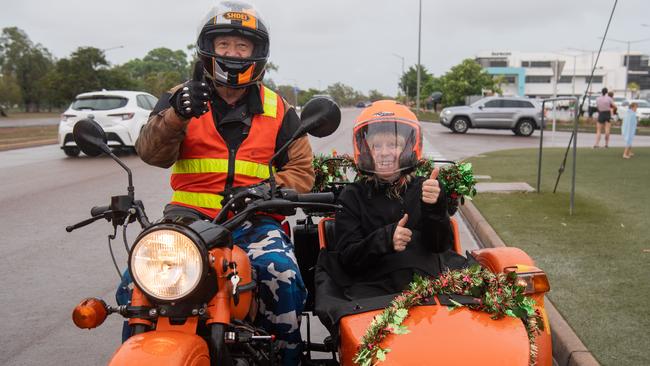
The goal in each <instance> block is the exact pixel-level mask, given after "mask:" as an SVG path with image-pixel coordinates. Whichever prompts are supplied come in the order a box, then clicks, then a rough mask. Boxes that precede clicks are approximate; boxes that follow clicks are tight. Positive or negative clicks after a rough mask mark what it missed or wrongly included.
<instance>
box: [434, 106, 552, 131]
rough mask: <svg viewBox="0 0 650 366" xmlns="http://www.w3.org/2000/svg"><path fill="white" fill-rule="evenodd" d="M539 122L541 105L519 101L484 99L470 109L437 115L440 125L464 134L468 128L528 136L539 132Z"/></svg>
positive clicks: (445, 111)
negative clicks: (495, 130) (503, 131)
mask: <svg viewBox="0 0 650 366" xmlns="http://www.w3.org/2000/svg"><path fill="white" fill-rule="evenodd" d="M541 118H542V106H541V104H540V103H538V102H537V101H536V100H534V99H529V98H521V97H487V98H483V99H480V100H478V101H476V102H474V103H472V104H471V105H469V106H460V107H448V108H445V109H443V110H442V111H441V112H440V124H442V125H443V126H445V127H447V128H449V129H451V130H452V131H453V132H456V133H465V132H467V130H468V129H470V128H491V129H502V130H505V129H509V130H512V132H514V133H515V135H518V136H530V135H532V134H533V132H534V131H535V130H536V129H539V128H540V126H541Z"/></svg>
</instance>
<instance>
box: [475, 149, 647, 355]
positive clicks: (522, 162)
mask: <svg viewBox="0 0 650 366" xmlns="http://www.w3.org/2000/svg"><path fill="white" fill-rule="evenodd" d="M622 152H623V149H622V148H618V149H616V148H612V149H596V150H592V149H579V151H578V160H577V175H576V201H575V202H576V203H575V212H574V215H573V216H570V215H569V190H570V182H571V170H570V167H571V158H569V160H568V161H567V170H566V171H565V173H564V175H563V177H562V179H561V181H560V184H559V186H558V193H556V194H553V193H552V190H553V185H554V184H555V179H556V177H557V169H558V167H559V166H560V162H561V159H562V157H563V155H564V149H545V150H544V157H543V161H544V165H543V167H542V187H541V191H542V193H541V194H537V193H528V194H523V193H522V194H479V195H478V196H477V197H476V198H475V200H474V203H475V204H476V206H477V207H478V209H479V210H480V211H481V213H482V214H483V215H484V216H485V218H486V219H487V220H488V222H489V223H490V225H492V227H493V228H494V229H495V230H496V231H497V233H498V234H499V235H500V236H501V238H502V239H503V240H504V241H505V242H506V243H507V244H508V245H512V246H516V247H520V248H522V249H523V250H525V251H526V252H527V253H529V254H530V255H531V256H532V257H533V259H534V260H535V261H536V263H537V264H538V265H539V266H540V267H541V268H542V269H544V270H545V271H546V272H547V274H548V276H549V280H550V282H551V288H552V290H551V292H550V293H549V294H548V296H549V297H550V299H551V300H552V301H553V303H554V304H555V305H556V307H557V308H558V310H559V311H560V312H561V313H562V315H563V316H564V318H565V319H566V320H567V321H568V323H569V324H571V326H572V327H573V329H574V330H575V331H576V333H577V334H578V336H579V337H580V338H581V339H582V340H583V342H584V343H585V345H586V346H587V347H588V348H589V350H591V351H592V353H593V354H594V356H595V357H596V358H597V359H598V360H599V361H600V362H601V363H602V364H603V365H649V364H650V353H648V344H650V332H648V329H650V310H648V309H650V307H648V304H647V301H648V299H650V281H649V280H650V225H648V219H649V218H650V189H648V182H649V181H650V169H648V167H649V166H650V148H636V149H635V152H636V156H635V157H634V158H632V159H630V160H623V159H622V158H621V155H622ZM482 156H483V157H475V158H472V159H470V161H471V162H472V163H473V164H474V168H475V173H476V174H481V175H490V176H492V181H494V182H515V181H525V182H528V183H529V184H530V185H531V186H535V185H536V182H537V150H536V149H521V150H510V151H501V152H494V153H490V154H486V155H482Z"/></svg>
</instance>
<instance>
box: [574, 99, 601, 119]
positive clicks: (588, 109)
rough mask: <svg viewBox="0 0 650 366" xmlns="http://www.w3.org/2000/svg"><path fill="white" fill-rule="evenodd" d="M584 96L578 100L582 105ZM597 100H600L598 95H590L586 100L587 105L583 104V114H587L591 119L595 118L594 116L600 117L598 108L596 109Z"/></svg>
mask: <svg viewBox="0 0 650 366" xmlns="http://www.w3.org/2000/svg"><path fill="white" fill-rule="evenodd" d="M583 98H584V96H582V97H580V99H579V100H578V103H582V99H583ZM596 98H598V95H595V94H593V95H589V96H587V100H585V103H584V104H582V114H583V115H584V114H586V115H587V116H588V117H589V118H591V117H593V116H594V114H595V115H598V108H596Z"/></svg>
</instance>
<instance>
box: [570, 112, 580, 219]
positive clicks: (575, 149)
mask: <svg viewBox="0 0 650 366" xmlns="http://www.w3.org/2000/svg"><path fill="white" fill-rule="evenodd" d="M578 108H580V107H579V106H578V101H577V100H576V117H575V120H574V123H573V172H572V176H571V199H570V203H569V215H573V209H574V207H575V197H576V160H577V157H578V153H577V152H578Z"/></svg>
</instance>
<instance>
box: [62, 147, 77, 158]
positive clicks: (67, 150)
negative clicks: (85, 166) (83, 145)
mask: <svg viewBox="0 0 650 366" xmlns="http://www.w3.org/2000/svg"><path fill="white" fill-rule="evenodd" d="M63 153H64V154H66V155H67V156H69V157H71V158H74V157H77V156H79V154H80V153H81V150H80V149H79V148H78V147H64V148H63Z"/></svg>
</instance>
